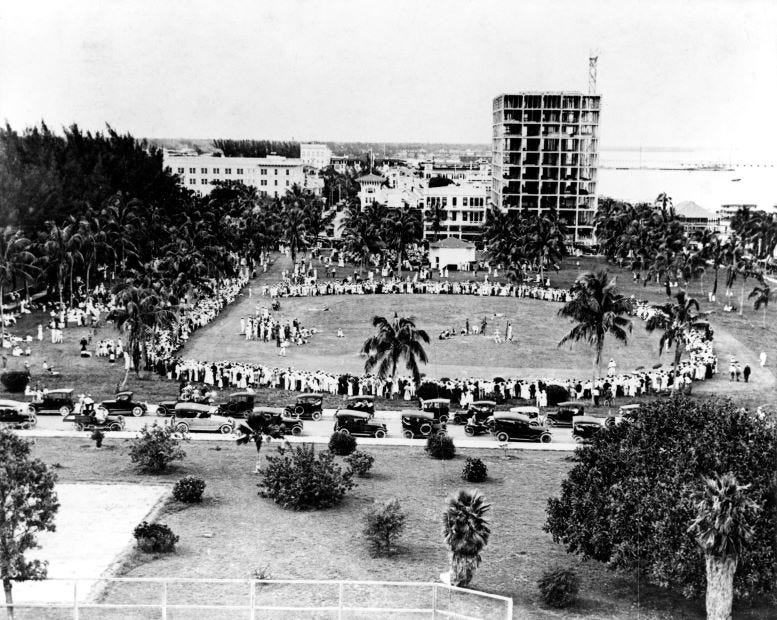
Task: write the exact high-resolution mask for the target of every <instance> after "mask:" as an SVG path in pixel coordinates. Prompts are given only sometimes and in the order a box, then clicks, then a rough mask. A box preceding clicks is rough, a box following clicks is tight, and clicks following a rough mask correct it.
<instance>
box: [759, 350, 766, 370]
mask: <svg viewBox="0 0 777 620" xmlns="http://www.w3.org/2000/svg"><path fill="white" fill-rule="evenodd" d="M758 359H759V360H760V361H761V368H763V367H764V366H766V351H761V355H759V356H758Z"/></svg>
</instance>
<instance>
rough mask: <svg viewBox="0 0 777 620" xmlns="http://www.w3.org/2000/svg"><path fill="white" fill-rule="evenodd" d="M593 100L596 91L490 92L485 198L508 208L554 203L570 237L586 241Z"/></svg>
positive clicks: (592, 187)
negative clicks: (491, 143)
mask: <svg viewBox="0 0 777 620" xmlns="http://www.w3.org/2000/svg"><path fill="white" fill-rule="evenodd" d="M594 79H595V78H594ZM599 104H600V97H599V95H585V94H582V93H579V92H524V93H518V94H513V95H499V96H498V97H496V98H495V99H494V111H493V114H494V116H493V118H494V120H493V127H494V131H493V140H494V146H493V153H492V154H493V159H492V186H491V202H492V203H493V204H494V205H495V206H498V207H500V208H502V209H504V210H510V211H513V210H519V211H523V212H534V213H539V212H540V211H542V210H548V209H557V210H558V214H559V216H560V218H561V220H563V222H564V223H565V224H566V226H567V229H568V231H569V234H570V240H573V241H579V242H583V243H589V242H591V241H592V240H593V225H594V215H595V214H596V209H597V196H596V176H597V162H598V148H599V146H598V142H599V140H598V130H599Z"/></svg>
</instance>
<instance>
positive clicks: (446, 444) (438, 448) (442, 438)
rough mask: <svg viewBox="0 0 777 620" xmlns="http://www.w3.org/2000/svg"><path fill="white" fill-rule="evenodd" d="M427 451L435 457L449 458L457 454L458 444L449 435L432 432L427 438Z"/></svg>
mask: <svg viewBox="0 0 777 620" xmlns="http://www.w3.org/2000/svg"><path fill="white" fill-rule="evenodd" d="M426 452H427V453H428V454H429V456H431V457H432V458H433V459H441V460H449V459H452V458H453V457H454V456H456V446H454V445H453V439H451V438H450V437H448V435H443V434H442V433H439V434H438V433H432V434H431V435H429V437H427V438H426Z"/></svg>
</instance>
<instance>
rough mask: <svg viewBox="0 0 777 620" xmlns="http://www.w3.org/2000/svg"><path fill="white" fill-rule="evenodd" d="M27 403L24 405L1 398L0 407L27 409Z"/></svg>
mask: <svg viewBox="0 0 777 620" xmlns="http://www.w3.org/2000/svg"><path fill="white" fill-rule="evenodd" d="M26 406H27V403H23V402H22V401H20V400H10V399H7V398H0V407H26Z"/></svg>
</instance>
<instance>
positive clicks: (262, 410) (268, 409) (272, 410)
mask: <svg viewBox="0 0 777 620" xmlns="http://www.w3.org/2000/svg"><path fill="white" fill-rule="evenodd" d="M251 411H252V412H253V413H272V414H274V415H278V414H281V413H283V411H284V409H283V408H282V407H256V406H255V407H254V408H253V409H252V410H251Z"/></svg>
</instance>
